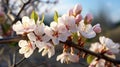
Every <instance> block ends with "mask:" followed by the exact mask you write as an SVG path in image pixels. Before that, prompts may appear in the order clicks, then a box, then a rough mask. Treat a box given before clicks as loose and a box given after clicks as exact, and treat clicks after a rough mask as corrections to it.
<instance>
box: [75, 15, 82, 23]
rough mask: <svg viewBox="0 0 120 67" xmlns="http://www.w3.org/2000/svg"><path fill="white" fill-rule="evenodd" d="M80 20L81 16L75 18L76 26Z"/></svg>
mask: <svg viewBox="0 0 120 67" xmlns="http://www.w3.org/2000/svg"><path fill="white" fill-rule="evenodd" d="M81 20H82V15H80V14H78V15H77V16H76V18H75V22H76V24H78V23H79V22H80V21H81Z"/></svg>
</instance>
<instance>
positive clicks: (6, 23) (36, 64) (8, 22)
mask: <svg viewBox="0 0 120 67" xmlns="http://www.w3.org/2000/svg"><path fill="white" fill-rule="evenodd" d="M28 1H29V0H0V38H1V39H2V38H8V37H13V36H14V32H13V31H12V29H11V26H12V24H13V22H14V21H15V18H16V17H17V20H21V18H22V17H23V16H30V14H31V12H32V11H33V10H35V11H36V12H37V13H38V14H39V17H42V16H41V15H42V14H43V13H44V14H45V20H44V22H45V24H47V25H49V24H50V22H51V21H53V15H54V12H55V11H57V12H58V14H59V16H62V15H63V14H65V13H67V11H68V10H69V9H70V8H72V7H74V5H75V4H77V3H79V4H81V5H82V8H83V10H82V13H81V14H82V16H83V18H84V17H85V16H86V14H87V13H91V14H92V15H93V17H94V19H93V21H92V25H95V24H97V23H100V24H101V27H102V32H101V33H100V34H98V35H97V36H96V37H95V38H93V39H92V40H90V43H91V42H95V41H98V37H99V36H103V35H104V36H106V37H109V38H111V39H112V40H113V41H114V42H118V43H120V7H119V6H120V1H119V0H31V2H30V3H29V4H27V5H25V3H26V2H28ZM24 5H25V6H24ZM23 6H24V9H23V10H22V11H21V8H22V7H23ZM20 11H21V12H20ZM19 13H20V14H19ZM18 14H19V15H18ZM18 49H19V47H18V45H17V42H16V43H4V44H3V43H2V44H1V43H0V67H9V66H10V65H11V64H12V63H13V60H12V59H13V56H14V55H16V61H18V60H20V58H22V57H23V55H20V54H19V52H18ZM61 52H62V48H59V46H58V47H57V48H56V54H57V55H58V54H60V53H61ZM57 55H55V56H53V57H52V58H51V59H48V58H47V57H42V56H41V53H38V52H37V51H35V52H34V54H33V55H32V56H31V57H30V58H29V59H27V60H25V61H24V62H22V63H21V64H20V65H19V66H18V67H61V66H62V67H66V66H67V67H74V66H75V67H86V66H87V64H86V62H85V60H83V59H80V60H82V61H83V62H79V63H71V64H61V63H60V62H56V56H57Z"/></svg>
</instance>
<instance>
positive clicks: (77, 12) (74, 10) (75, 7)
mask: <svg viewBox="0 0 120 67" xmlns="http://www.w3.org/2000/svg"><path fill="white" fill-rule="evenodd" d="M81 11H82V6H81V5H80V4H76V5H75V6H74V9H73V13H74V15H75V16H76V15H77V14H80V13H81Z"/></svg>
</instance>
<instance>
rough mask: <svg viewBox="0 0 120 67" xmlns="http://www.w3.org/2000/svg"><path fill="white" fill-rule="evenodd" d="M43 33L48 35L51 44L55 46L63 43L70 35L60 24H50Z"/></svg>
mask: <svg viewBox="0 0 120 67" xmlns="http://www.w3.org/2000/svg"><path fill="white" fill-rule="evenodd" d="M44 32H45V33H46V35H48V36H49V37H50V38H51V39H52V42H53V43H54V44H55V45H57V44H59V41H63V42H65V41H66V40H67V37H68V36H70V33H69V32H68V30H67V29H66V27H65V25H64V24H62V23H56V22H51V24H50V27H48V26H46V28H45V30H44Z"/></svg>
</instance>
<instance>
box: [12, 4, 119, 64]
mask: <svg viewBox="0 0 120 67" xmlns="http://www.w3.org/2000/svg"><path fill="white" fill-rule="evenodd" d="M81 11H82V7H81V5H80V4H77V5H75V6H74V7H73V8H72V9H70V10H69V11H68V12H67V13H66V14H64V15H63V16H61V17H58V18H57V21H53V22H51V23H50V26H47V25H45V24H44V23H43V22H42V21H39V19H38V20H37V21H35V20H34V19H32V18H29V17H27V16H24V17H23V18H22V22H21V21H18V22H17V23H16V24H13V26H12V28H13V30H14V31H15V32H16V34H18V35H27V37H28V40H20V41H19V43H18V44H19V46H20V47H21V49H20V50H19V53H20V54H24V56H25V58H28V57H30V56H31V55H32V53H33V52H34V50H35V49H36V48H38V49H39V50H38V52H42V56H45V55H46V54H48V58H51V57H52V56H53V55H54V54H55V46H57V45H59V44H60V42H66V41H67V40H70V41H74V42H75V41H76V43H77V44H79V45H80V46H81V47H83V46H84V45H83V44H84V42H85V39H90V38H94V37H95V36H96V34H97V33H100V32H101V27H100V24H96V25H94V26H92V25H91V22H92V19H93V17H92V15H91V14H87V15H86V16H85V18H83V17H82V15H81ZM111 46H112V47H111ZM118 48H119V45H118V44H117V43H113V41H112V40H110V39H108V38H105V37H100V43H94V44H92V45H91V47H90V50H91V51H94V52H97V53H103V52H104V53H105V54H107V55H109V54H113V53H118V52H119V50H118ZM56 60H57V61H59V60H60V61H61V63H68V62H78V61H79V54H76V53H75V52H74V47H68V46H67V44H65V45H63V53H62V54H60V55H58V56H57V59H56ZM95 61H96V60H93V62H92V63H93V64H92V63H91V64H90V66H93V65H94V64H97V63H98V62H96V63H95ZM99 61H102V60H99Z"/></svg>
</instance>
